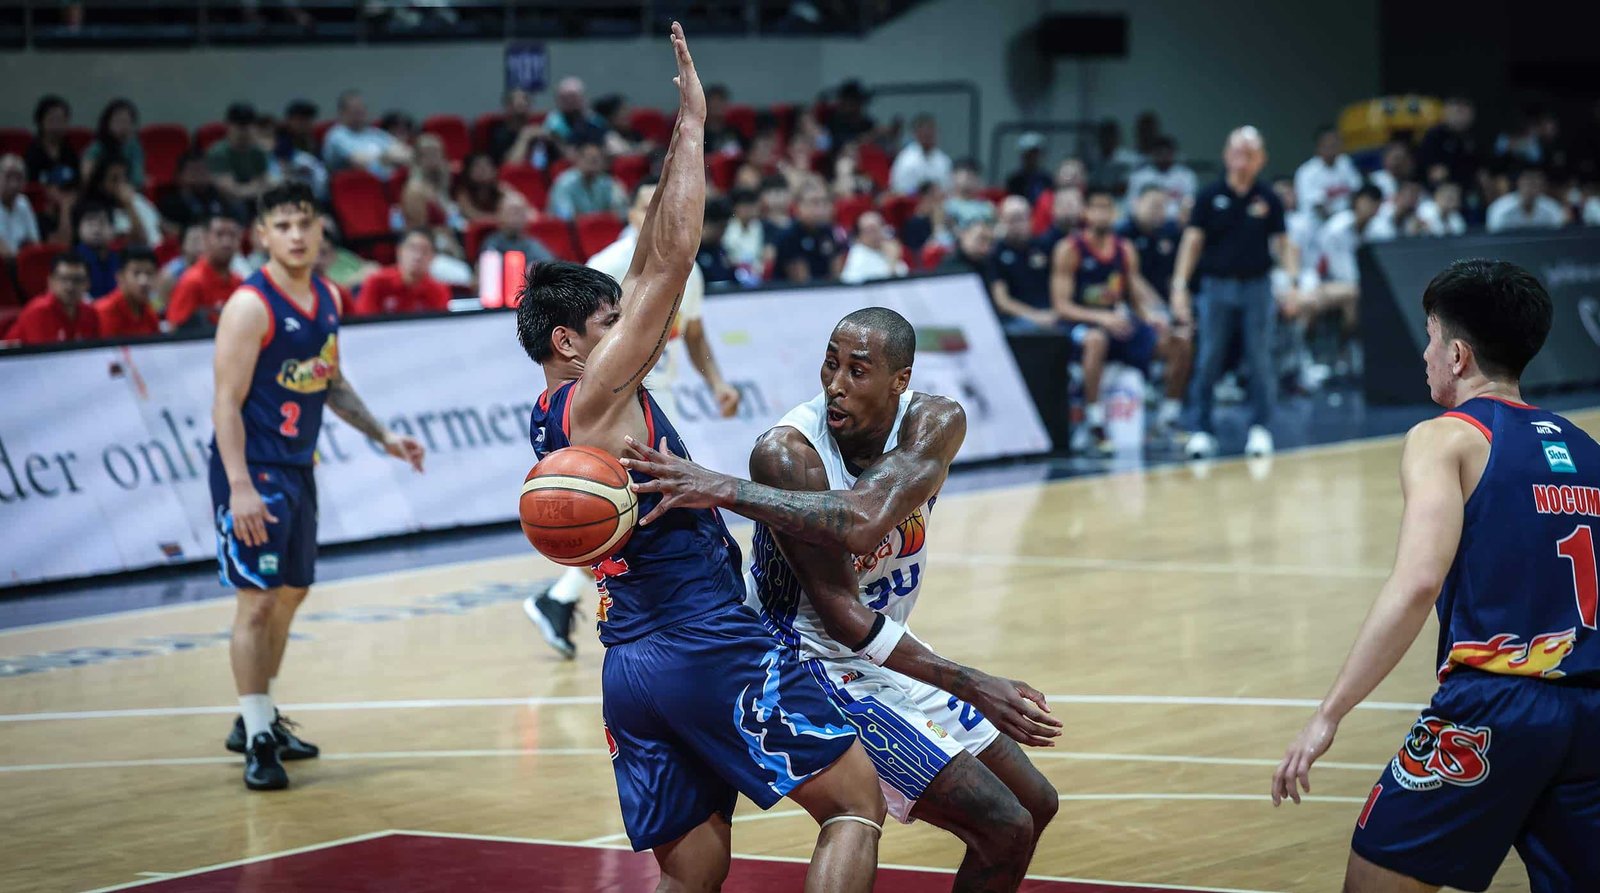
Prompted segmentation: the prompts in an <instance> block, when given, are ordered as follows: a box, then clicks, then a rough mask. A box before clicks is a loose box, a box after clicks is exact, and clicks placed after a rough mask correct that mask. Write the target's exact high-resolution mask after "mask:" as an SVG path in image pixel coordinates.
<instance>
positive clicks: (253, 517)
mask: <svg viewBox="0 0 1600 893" xmlns="http://www.w3.org/2000/svg"><path fill="white" fill-rule="evenodd" d="M228 511H229V512H231V513H232V514H233V532H234V533H235V534H237V535H238V537H239V542H241V543H244V544H245V545H246V546H250V547H252V548H253V547H255V546H259V545H262V544H264V543H265V542H266V541H267V525H268V524H276V523H278V519H277V518H276V517H274V516H273V514H272V512H269V511H267V504H266V503H265V502H262V501H261V494H260V493H257V492H256V488H255V487H252V486H249V485H248V484H246V485H245V486H243V487H234V488H233V492H232V493H231V494H230V495H229V496H228Z"/></svg>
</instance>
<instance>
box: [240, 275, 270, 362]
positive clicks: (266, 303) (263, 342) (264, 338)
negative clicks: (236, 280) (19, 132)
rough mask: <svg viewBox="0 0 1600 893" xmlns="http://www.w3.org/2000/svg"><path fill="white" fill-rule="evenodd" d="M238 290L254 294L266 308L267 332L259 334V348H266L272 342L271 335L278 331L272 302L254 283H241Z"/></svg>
mask: <svg viewBox="0 0 1600 893" xmlns="http://www.w3.org/2000/svg"><path fill="white" fill-rule="evenodd" d="M239 290H240V291H248V292H250V293H252V294H254V295H255V296H256V297H258V298H260V299H261V304H262V306H264V307H266V308H267V334H265V335H262V336H261V349H262V350H266V349H267V345H268V344H271V343H272V336H274V335H276V334H277V333H278V320H277V317H276V316H274V315H273V313H272V302H271V301H269V300H267V296H266V295H265V294H264V293H262V291H261V289H259V288H256V287H255V286H254V285H241V286H239Z"/></svg>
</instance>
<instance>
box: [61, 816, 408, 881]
mask: <svg viewBox="0 0 1600 893" xmlns="http://www.w3.org/2000/svg"><path fill="white" fill-rule="evenodd" d="M391 833H393V832H390V831H373V832H370V833H367V834H357V835H355V836H354V837H340V838H338V839H336V840H326V841H323V842H322V843H313V844H310V845H309V846H302V847H295V848H294V849H292V850H280V851H278V852H276V853H262V854H261V855H259V856H250V857H247V858H244V859H234V860H233V861H231V862H218V863H217V864H215V865H204V866H201V867H200V868H191V869H189V870H188V871H175V872H172V873H170V874H164V875H162V876H161V877H159V878H148V879H146V880H142V881H132V882H129V883H126V884H115V885H113V886H110V887H96V888H94V889H93V890H89V891H86V893H111V891H112V890H130V889H133V888H134V887H147V886H149V885H151V884H160V883H164V882H166V881H170V880H173V879H175V878H186V877H194V876H195V875H197V874H205V873H206V872H209V871H221V870H223V869H225V868H238V867H239V866H241V865H253V864H255V863H257V862H266V861H268V860H270V859H281V858H284V857H286V856H298V855H300V854H301V853H314V852H316V851H317V850H325V849H328V848H330V847H336V846H344V845H345V844H347V843H360V842H361V841H363V840H376V839H377V838H379V837H387V836H389V835H390V834H391ZM141 873H146V872H141Z"/></svg>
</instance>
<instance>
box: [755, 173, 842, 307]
mask: <svg viewBox="0 0 1600 893" xmlns="http://www.w3.org/2000/svg"><path fill="white" fill-rule="evenodd" d="M773 266H774V268H775V271H776V274H777V278H778V279H779V280H781V281H783V282H824V281H828V280H831V279H838V278H839V271H840V270H841V269H843V268H844V250H843V248H842V247H841V246H840V245H839V241H838V239H837V238H836V237H835V236H834V232H833V202H831V201H829V200H828V190H827V189H826V188H825V187H824V186H823V185H822V183H821V182H820V181H817V180H810V181H807V182H806V183H804V184H802V185H801V187H800V192H799V194H798V195H797V196H796V199H795V220H794V223H792V224H790V226H789V229H788V230H787V231H785V232H784V234H783V235H782V236H780V237H779V238H778V245H777V257H776V259H775V261H774V263H773Z"/></svg>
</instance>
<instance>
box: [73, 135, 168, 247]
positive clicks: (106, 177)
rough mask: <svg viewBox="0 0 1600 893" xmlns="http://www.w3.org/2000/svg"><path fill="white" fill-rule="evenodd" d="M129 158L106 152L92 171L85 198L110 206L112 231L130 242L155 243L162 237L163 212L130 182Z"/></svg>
mask: <svg viewBox="0 0 1600 893" xmlns="http://www.w3.org/2000/svg"><path fill="white" fill-rule="evenodd" d="M128 177H129V174H128V162H126V161H124V160H123V159H122V156H120V155H106V156H105V157H104V158H102V159H101V160H100V162H99V163H97V164H96V165H95V166H94V167H93V168H91V169H90V171H89V181H88V183H86V184H85V185H84V190H83V200H84V201H88V202H95V203H97V204H102V205H105V206H106V207H108V208H110V209H111V234H112V237H113V238H114V239H125V240H127V242H128V243H129V244H131V245H143V246H146V247H153V246H155V245H156V244H158V243H160V241H161V214H160V212H158V211H157V210H156V206H155V205H153V204H151V202H150V200H149V199H147V198H145V197H144V195H143V194H142V193H140V192H139V191H138V190H136V189H134V188H133V184H132V183H131V182H129V179H128Z"/></svg>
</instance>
